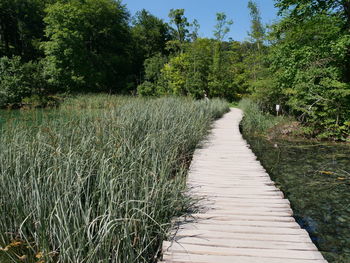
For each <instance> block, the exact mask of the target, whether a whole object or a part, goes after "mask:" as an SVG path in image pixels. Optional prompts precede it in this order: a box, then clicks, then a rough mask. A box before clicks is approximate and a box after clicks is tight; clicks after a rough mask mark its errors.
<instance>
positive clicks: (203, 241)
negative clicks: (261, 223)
mask: <svg viewBox="0 0 350 263" xmlns="http://www.w3.org/2000/svg"><path fill="white" fill-rule="evenodd" d="M174 242H178V243H179V244H196V245H207V246H214V247H227V248H257V249H259V248H260V249H262V248H265V249H289V250H313V251H317V247H316V246H315V245H314V244H312V243H310V242H288V241H270V242H266V241H262V240H242V239H233V238H232V239H215V238H198V237H183V238H179V239H177V240H176V241H174Z"/></svg>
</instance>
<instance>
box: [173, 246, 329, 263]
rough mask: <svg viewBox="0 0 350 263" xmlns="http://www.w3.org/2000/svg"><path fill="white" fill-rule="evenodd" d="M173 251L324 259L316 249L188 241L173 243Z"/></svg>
mask: <svg viewBox="0 0 350 263" xmlns="http://www.w3.org/2000/svg"><path fill="white" fill-rule="evenodd" d="M169 250H170V251H171V253H175V252H179V253H188V254H199V255H218V256H249V257H265V258H279V259H285V258H289V259H308V260H315V259H323V257H322V255H321V254H320V253H319V252H318V251H317V250H316V251H315V250H289V249H263V248H262V249H258V248H234V247H232V248H227V247H220V246H213V245H194V244H187V243H181V244H179V243H176V242H174V243H172V245H171V247H170V248H169Z"/></svg>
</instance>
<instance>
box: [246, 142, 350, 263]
mask: <svg viewBox="0 0 350 263" xmlns="http://www.w3.org/2000/svg"><path fill="white" fill-rule="evenodd" d="M244 137H245V139H246V140H247V141H248V142H249V144H250V146H251V148H252V150H253V151H254V152H255V154H256V155H257V157H258V159H259V160H260V161H261V163H262V164H263V166H264V167H265V168H266V170H267V171H268V172H269V174H270V175H271V178H272V179H273V180H274V181H275V182H276V185H277V186H278V187H279V188H280V189H281V190H282V191H283V192H284V193H285V195H286V198H288V199H289V200H290V202H291V205H292V208H293V211H294V214H295V218H296V220H297V221H298V223H299V224H300V225H301V226H302V227H303V228H305V229H306V230H307V231H308V232H309V234H310V237H311V239H312V240H313V241H314V243H315V244H316V245H317V246H318V248H319V249H320V251H321V252H322V253H323V255H324V257H325V258H326V259H327V260H328V261H329V262H337V263H349V262H350V225H349V224H350V145H349V144H340V143H338V144H336V143H328V144H325V143H319V142H311V141H307V140H299V141H287V140H274V141H269V140H267V139H265V138H262V137H257V136H250V135H245V136H244Z"/></svg>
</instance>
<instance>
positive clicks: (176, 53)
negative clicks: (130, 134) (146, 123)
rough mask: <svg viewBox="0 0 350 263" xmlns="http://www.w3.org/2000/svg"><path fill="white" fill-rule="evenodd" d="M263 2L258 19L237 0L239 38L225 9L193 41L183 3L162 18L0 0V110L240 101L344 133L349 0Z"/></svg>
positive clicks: (120, 7) (83, 3)
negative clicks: (169, 100) (117, 98)
mask: <svg viewBox="0 0 350 263" xmlns="http://www.w3.org/2000/svg"><path fill="white" fill-rule="evenodd" d="M275 6H276V7H277V8H278V10H279V20H278V21H277V22H275V23H274V24H271V25H264V24H263V23H262V20H261V13H260V9H259V6H258V5H257V4H256V3H255V2H254V1H252V0H251V1H249V3H248V6H247V8H249V11H250V16H251V29H250V32H249V39H248V40H247V41H243V42H239V41H235V40H234V39H230V38H229V39H228V40H227V36H228V33H229V31H230V25H232V23H234V21H232V20H231V19H230V18H229V17H227V16H226V14H225V13H217V14H216V21H217V22H216V26H215V28H213V36H212V38H200V37H199V36H198V32H199V30H200V25H199V23H198V21H196V20H194V21H189V19H188V18H187V17H186V12H185V10H184V9H172V10H169V19H170V23H166V22H164V20H162V19H160V18H158V17H156V16H154V15H152V14H151V13H150V12H148V11H147V10H144V9H143V10H141V11H139V12H137V14H136V15H135V16H131V15H130V12H129V11H128V9H127V6H126V4H125V3H124V2H122V1H115V0H71V1H68V0H1V2H0V14H1V15H0V57H1V58H0V107H2V108H9V107H10V108H16V107H22V106H23V105H34V106H51V105H55V104H56V103H57V102H58V101H60V99H61V98H62V97H65V96H67V95H69V94H77V93H78V94H81V93H110V94H128V95H139V96H163V95H181V96H190V97H193V98H195V99H201V98H203V97H204V96H208V97H209V98H214V97H219V98H224V99H226V100H228V101H230V102H233V101H238V100H240V99H241V98H243V97H250V98H251V99H252V100H254V101H255V102H256V103H257V104H258V105H259V106H260V107H261V109H262V110H263V111H265V112H270V113H273V112H274V111H275V105H276V104H278V105H281V106H282V110H283V113H284V114H288V115H291V116H293V117H294V118H296V119H297V120H298V121H299V122H301V123H303V124H304V126H303V132H304V133H305V134H306V135H307V136H310V137H318V138H320V139H322V138H332V139H335V140H349V134H350V119H349V116H350V84H349V83H350V1H349V0H328V1H323V0H302V1H297V0H276V1H275ZM213 15H215V14H213Z"/></svg>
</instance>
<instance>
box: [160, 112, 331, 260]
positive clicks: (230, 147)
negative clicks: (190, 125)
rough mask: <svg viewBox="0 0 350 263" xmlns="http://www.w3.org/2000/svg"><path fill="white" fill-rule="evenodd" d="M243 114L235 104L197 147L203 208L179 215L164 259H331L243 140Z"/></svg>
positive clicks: (196, 181)
mask: <svg viewBox="0 0 350 263" xmlns="http://www.w3.org/2000/svg"><path fill="white" fill-rule="evenodd" d="M241 118H242V113H241V111H240V110H239V109H231V111H230V112H229V113H227V114H226V115H224V117H223V118H221V119H219V120H218V121H216V122H215V123H214V127H213V130H212V133H211V135H210V136H209V137H208V140H207V142H206V143H205V144H204V145H203V147H202V148H200V149H197V150H196V151H195V154H194V158H193V161H192V164H191V168H190V173H189V176H188V186H189V188H190V194H191V195H193V196H194V197H198V198H201V199H202V200H201V201H200V204H201V210H200V211H199V212H198V213H196V214H192V215H191V216H188V217H186V218H183V219H179V221H178V224H177V227H176V229H174V234H173V239H172V240H171V241H169V242H168V241H166V242H164V244H163V261H162V262H168V263H190V262H192V263H325V262H327V261H326V260H325V259H324V258H323V256H322V255H321V253H320V252H319V251H318V250H317V248H316V246H315V245H314V244H313V243H312V242H311V240H310V237H309V235H308V233H307V232H306V231H305V230H303V229H301V228H300V226H299V225H298V224H297V223H296V222H295V220H294V218H293V217H292V210H291V208H290V205H289V201H288V200H286V199H284V198H283V194H282V192H281V191H280V190H279V189H277V188H276V187H275V186H274V183H273V182H272V181H271V179H270V177H269V175H268V174H267V173H266V171H265V170H264V168H263V167H262V166H261V164H260V163H259V161H257V160H256V157H255V155H254V154H253V152H252V151H251V150H250V149H249V148H248V145H247V143H246V142H245V141H244V140H243V138H242V136H241V134H240V132H239V127H238V126H239V122H240V120H241Z"/></svg>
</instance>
